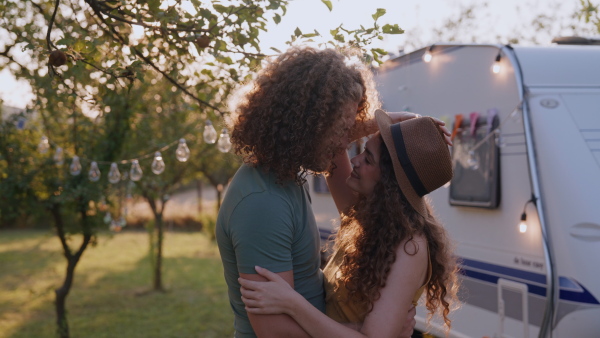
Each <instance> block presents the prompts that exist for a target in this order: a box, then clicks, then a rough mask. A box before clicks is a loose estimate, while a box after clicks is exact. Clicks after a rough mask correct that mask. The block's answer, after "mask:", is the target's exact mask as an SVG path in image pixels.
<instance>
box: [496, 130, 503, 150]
mask: <svg viewBox="0 0 600 338" xmlns="http://www.w3.org/2000/svg"><path fill="white" fill-rule="evenodd" d="M494 134H495V135H494V137H495V141H496V145H497V146H498V147H500V148H504V147H506V142H504V137H502V134H501V133H500V129H496V131H494Z"/></svg>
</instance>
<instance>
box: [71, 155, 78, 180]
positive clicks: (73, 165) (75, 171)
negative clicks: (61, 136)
mask: <svg viewBox="0 0 600 338" xmlns="http://www.w3.org/2000/svg"><path fill="white" fill-rule="evenodd" d="M69 172H70V173H71V175H73V176H77V175H79V174H81V163H80V162H79V157H78V156H73V160H72V161H71V165H70V166H69Z"/></svg>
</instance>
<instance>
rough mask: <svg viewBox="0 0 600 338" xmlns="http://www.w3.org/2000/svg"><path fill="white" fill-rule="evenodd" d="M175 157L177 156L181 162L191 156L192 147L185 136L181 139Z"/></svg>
mask: <svg viewBox="0 0 600 338" xmlns="http://www.w3.org/2000/svg"><path fill="white" fill-rule="evenodd" d="M175 157H177V161H179V162H186V161H187V160H188V159H189V158H190V148H188V146H187V143H185V139H184V138H182V139H179V145H178V146H177V150H176V151H175Z"/></svg>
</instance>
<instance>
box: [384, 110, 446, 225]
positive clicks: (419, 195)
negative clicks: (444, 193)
mask: <svg viewBox="0 0 600 338" xmlns="http://www.w3.org/2000/svg"><path fill="white" fill-rule="evenodd" d="M375 119H376V120H377V125H378V126H379V132H380V133H381V137H382V138H383V141H384V142H385V145H386V146H387V148H388V150H389V152H390V155H391V158H392V163H393V165H394V172H395V174H396V180H397V181H398V185H400V189H402V193H404V195H405V196H406V198H407V199H408V202H409V203H410V204H411V205H412V206H413V207H414V208H415V210H416V211H417V212H418V213H419V214H421V215H422V216H423V217H427V206H426V202H425V199H424V198H423V197H424V196H425V195H427V194H428V193H430V192H432V191H434V190H435V189H437V188H439V187H441V186H442V185H444V184H446V182H448V181H449V180H450V179H451V178H452V160H451V159H450V151H449V150H448V146H447V145H446V142H445V141H444V136H443V134H442V132H441V131H440V130H439V128H438V126H437V124H436V122H435V121H434V120H433V119H432V118H430V117H419V118H414V119H410V120H406V121H403V122H400V123H396V124H394V123H392V119H391V118H390V117H389V116H388V114H386V113H385V112H384V111H383V110H381V109H377V110H376V111H375Z"/></svg>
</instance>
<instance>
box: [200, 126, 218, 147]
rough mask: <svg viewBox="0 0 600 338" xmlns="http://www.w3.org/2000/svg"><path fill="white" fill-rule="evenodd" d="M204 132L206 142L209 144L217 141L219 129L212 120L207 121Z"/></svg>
mask: <svg viewBox="0 0 600 338" xmlns="http://www.w3.org/2000/svg"><path fill="white" fill-rule="evenodd" d="M203 134H204V142H206V143H208V144H215V142H217V131H216V130H215V127H213V124H212V122H210V120H208V121H206V125H205V126H204V133H203Z"/></svg>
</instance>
